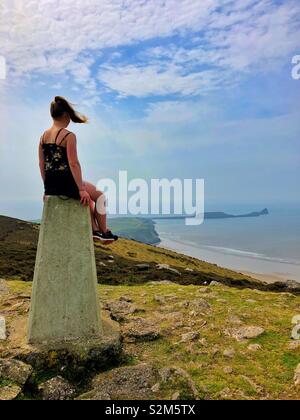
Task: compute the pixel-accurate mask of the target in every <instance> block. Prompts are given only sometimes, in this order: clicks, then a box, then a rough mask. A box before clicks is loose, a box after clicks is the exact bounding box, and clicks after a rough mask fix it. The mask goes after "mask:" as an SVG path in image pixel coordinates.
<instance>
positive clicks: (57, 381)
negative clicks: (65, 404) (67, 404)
mask: <svg viewBox="0 0 300 420" xmlns="http://www.w3.org/2000/svg"><path fill="white" fill-rule="evenodd" d="M39 392H40V394H41V397H42V399H43V400H46V401H52V400H54V401H59V400H69V399H71V398H72V397H74V395H75V394H76V388H75V387H74V386H73V385H72V384H71V383H70V382H69V381H67V380H66V379H64V378H62V377H61V376H57V377H55V378H52V379H50V380H49V381H47V382H45V383H43V384H41V385H40V386H39Z"/></svg>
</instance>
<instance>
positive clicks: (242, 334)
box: [225, 326, 265, 340]
mask: <svg viewBox="0 0 300 420" xmlns="http://www.w3.org/2000/svg"><path fill="white" fill-rule="evenodd" d="M264 333H265V330H264V329H263V328H261V327H253V326H248V327H241V328H229V329H226V330H225V335H228V336H230V337H233V338H235V339H237V340H243V339H251V338H257V337H260V336H261V335H262V334H264Z"/></svg>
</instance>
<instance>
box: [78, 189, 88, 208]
mask: <svg viewBox="0 0 300 420" xmlns="http://www.w3.org/2000/svg"><path fill="white" fill-rule="evenodd" d="M79 195H80V202H81V204H82V205H83V206H89V205H90V202H91V196H90V194H89V193H88V192H86V191H85V190H82V191H79Z"/></svg>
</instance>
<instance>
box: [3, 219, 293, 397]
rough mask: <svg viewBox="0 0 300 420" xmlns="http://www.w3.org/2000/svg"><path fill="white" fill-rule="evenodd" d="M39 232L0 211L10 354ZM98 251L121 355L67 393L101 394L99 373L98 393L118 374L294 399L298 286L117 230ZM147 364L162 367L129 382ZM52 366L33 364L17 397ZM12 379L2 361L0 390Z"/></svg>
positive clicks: (166, 387)
mask: <svg viewBox="0 0 300 420" xmlns="http://www.w3.org/2000/svg"><path fill="white" fill-rule="evenodd" d="M37 238H38V226H36V225H33V224H30V223H26V222H22V221H16V220H15V219H9V218H4V217H0V278H3V279H5V280H4V281H3V282H2V289H1V287H0V315H2V316H4V317H5V318H6V323H7V330H8V340H7V341H0V358H1V357H7V355H12V356H13V352H14V349H13V348H11V347H10V336H14V335H15V334H16V331H15V328H16V325H18V322H21V321H22V320H23V319H25V318H26V317H27V316H28V309H29V304H30V294H31V279H32V274H33V267H34V258H35V251H36V243H37ZM96 261H97V270H98V278H99V295H100V298H101V302H102V306H103V308H104V309H106V310H107V311H108V313H109V314H110V316H111V317H112V319H114V320H116V321H117V322H119V323H120V326H121V331H122V336H123V340H124V358H123V360H122V363H121V366H120V367H116V368H115V369H113V371H111V374H110V372H102V373H101V372H94V373H93V377H92V378H91V380H90V381H85V382H84V383H82V382H81V381H78V379H76V378H75V379H74V378H72V377H71V378H69V377H68V379H69V380H70V381H73V382H72V384H73V386H74V387H75V389H76V392H75V394H74V397H79V396H80V398H82V399H97V398H99V392H100V391H99V388H98V387H99V383H100V382H101V381H103V380H104V383H105V384H107V385H106V387H107V389H106V393H107V394H109V395H110V396H111V397H112V398H114V399H120V398H121V395H122V394H121V391H120V390H118V386H117V384H116V383H115V382H114V378H117V377H119V376H118V375H123V376H124V375H125V376H124V378H125V379H124V380H125V389H126V392H127V394H126V395H127V396H128V397H134V398H139V397H147V398H150V399H159V398H165V399H172V398H173V399H178V398H191V399H192V398H203V399H300V392H299V391H300V389H299V384H300V379H299V377H298V376H297V374H296V368H297V366H298V364H299V362H300V342H299V341H292V340H291V339H290V336H291V330H292V324H291V321H292V318H293V317H294V316H295V315H297V314H299V313H300V297H299V296H297V295H296V294H291V293H278V292H276V293H275V292H274V291H272V290H271V289H270V287H269V286H267V285H263V284H262V283H259V282H257V281H254V280H253V279H251V278H250V277H247V276H244V275H242V274H239V273H236V272H234V271H231V270H226V269H223V268H220V267H218V266H216V265H213V264H208V263H205V262H202V261H198V260H195V259H193V258H189V257H185V256H183V255H180V254H176V253H174V252H170V251H167V250H164V249H159V248H155V247H153V246H150V245H144V244H140V243H138V242H134V241H130V240H125V239H121V240H120V242H119V243H118V244H116V245H114V246H113V247H111V248H105V247H102V246H101V245H97V246H96ZM216 282H218V283H219V284H218V283H216ZM0 286H1V285H0ZM228 286H230V287H228ZM259 289H260V290H259ZM268 289H269V290H268ZM275 289H276V288H274V290H275ZM1 290H6V293H4V294H2V292H1ZM279 290H280V287H279ZM22 322H23V321H22ZM142 363H144V364H146V365H141V364H142ZM145 366H146V367H147V366H148V367H153V369H154V368H155V369H156V370H159V372H160V375H161V376H160V377H157V376H155V375H154V374H153V378H152V376H151V377H150V379H149V381H150V384H151V386H150V388H149V387H146V388H145V389H144V388H141V390H140V388H139V387H137V388H136V386H137V385H136V384H135V383H134V384H132V383H131V382H132V381H134V380H137V381H138V380H139V379H138V378H141V377H142V378H144V376H143V375H146V373H145V369H146V367H145ZM122 369H123V370H122ZM133 369H137V371H136V372H138V375H136V376H135V374H132V372H133ZM171 371H172V372H173V377H172V380H169V381H168V380H166V378H165V376H166V372H171ZM174 372H175V373H174ZM59 373H60V375H61V372H59ZM57 374H58V372H54V371H51V369H50V370H49V372H39V373H38V374H35V376H34V377H33V378H32V379H31V384H30V387H28V386H24V388H23V389H20V390H19V392H18V393H16V398H40V396H39V393H38V389H40V388H39V386H40V385H41V383H42V382H44V381H45V380H46V379H49V378H50V377H52V376H53V377H54V376H56V375H57ZM65 375H66V376H67V372H66V373H65ZM147 375H148V371H147ZM174 375H175V376H174ZM176 375H177V376H176ZM63 376H64V374H63ZM123 376H122V377H123ZM147 377H148V376H147ZM162 377H164V379H162ZM134 378H136V379H134ZM297 378H298V379H297ZM130 381H131V382H130ZM151 381H154V382H151ZM101 383H102V382H101ZM126 384H127V385H126ZM297 384H298V385H297ZM109 386H110V387H109ZM143 386H145V385H143ZM13 387H14V384H13V383H11V382H10V381H9V380H7V379H3V378H2V379H1V363H0V399H1V389H2V391H3V390H5V391H6V392H8V391H7V390H10V391H11V390H12V389H15V388H13ZM100 388H101V389H102V385H101V387H100ZM136 389H139V390H140V391H138V392H137V393H136V395H135V394H134V392H136V391H135V390H136ZM133 391H134V392H133ZM142 391H143V394H141V393H140V392H142ZM3 392H4V391H3ZM132 393H133V394H132ZM123 397H124V396H123Z"/></svg>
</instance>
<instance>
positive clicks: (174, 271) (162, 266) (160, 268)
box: [156, 264, 181, 276]
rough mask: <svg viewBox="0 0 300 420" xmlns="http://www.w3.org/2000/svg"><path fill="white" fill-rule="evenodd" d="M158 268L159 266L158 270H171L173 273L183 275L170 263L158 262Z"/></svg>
mask: <svg viewBox="0 0 300 420" xmlns="http://www.w3.org/2000/svg"><path fill="white" fill-rule="evenodd" d="M156 268H157V269H158V270H168V271H170V272H171V273H175V274H178V275H179V276H181V273H180V271H178V270H176V269H175V268H172V267H170V266H169V264H158V265H157V266H156Z"/></svg>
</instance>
